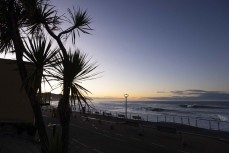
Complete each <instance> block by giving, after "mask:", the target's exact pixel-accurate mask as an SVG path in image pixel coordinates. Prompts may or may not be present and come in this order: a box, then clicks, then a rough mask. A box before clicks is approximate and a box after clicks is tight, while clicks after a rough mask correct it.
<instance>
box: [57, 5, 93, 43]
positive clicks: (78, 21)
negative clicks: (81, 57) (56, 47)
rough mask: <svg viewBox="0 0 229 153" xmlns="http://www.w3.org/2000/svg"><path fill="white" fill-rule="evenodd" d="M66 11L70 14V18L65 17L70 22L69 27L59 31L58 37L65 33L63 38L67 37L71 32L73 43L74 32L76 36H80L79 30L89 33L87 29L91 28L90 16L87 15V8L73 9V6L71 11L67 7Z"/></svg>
mask: <svg viewBox="0 0 229 153" xmlns="http://www.w3.org/2000/svg"><path fill="white" fill-rule="evenodd" d="M68 13H69V15H70V18H69V19H68V18H67V20H68V22H69V23H70V24H71V27H69V28H68V29H66V30H64V31H63V32H61V33H60V34H59V37H61V36H62V35H64V34H66V38H65V39H67V38H68V36H69V35H70V34H71V36H72V42H73V43H74V44H75V39H76V32H77V34H78V36H80V32H82V33H86V34H90V32H89V31H91V30H92V29H91V27H90V26H89V24H90V23H91V18H90V17H89V16H88V14H87V10H85V11H82V10H81V9H80V8H78V10H75V9H74V8H73V11H72V10H70V9H68ZM75 31H76V32H75Z"/></svg>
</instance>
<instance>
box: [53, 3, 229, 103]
mask: <svg viewBox="0 0 229 153" xmlns="http://www.w3.org/2000/svg"><path fill="white" fill-rule="evenodd" d="M53 4H54V5H56V8H57V9H58V10H59V13H60V14H62V13H66V15H67V8H72V7H73V6H74V7H75V8H78V7H81V8H82V9H87V11H88V15H89V16H90V17H91V18H92V21H93V22H92V23H91V25H90V26H91V28H93V29H94V30H93V31H91V35H84V34H82V35H81V36H80V37H79V38H78V39H77V41H78V42H77V44H76V46H75V47H76V48H79V49H81V50H82V51H84V52H86V53H87V54H88V55H89V57H92V61H97V63H98V64H99V68H98V69H97V71H98V72H103V73H102V74H101V76H102V77H101V78H98V79H96V80H91V81H87V82H85V83H83V85H84V86H85V87H86V88H87V89H89V90H90V91H91V92H92V95H90V96H91V97H123V94H124V93H128V94H129V95H130V98H133V99H134V98H143V97H144V98H145V99H152V98H154V97H158V98H161V97H167V96H171V97H173V98H174V97H180V96H183V95H185V96H187V95H189V94H190V95H193V93H196V92H197V94H199V96H200V97H201V96H203V95H205V96H206V95H208V94H210V95H211V96H212V95H214V94H215V97H213V99H214V98H215V99H217V96H218V95H219V96H222V94H223V95H224V96H225V95H226V98H227V99H228V100H229V96H228V93H229V69H228V68H229V60H228V58H229V9H228V8H229V1H227V0H64V1H63V0H55V1H53ZM70 43H71V40H69V41H68V42H67V43H66V45H69V44H70ZM209 97H210V96H209ZM219 99H220V98H219Z"/></svg>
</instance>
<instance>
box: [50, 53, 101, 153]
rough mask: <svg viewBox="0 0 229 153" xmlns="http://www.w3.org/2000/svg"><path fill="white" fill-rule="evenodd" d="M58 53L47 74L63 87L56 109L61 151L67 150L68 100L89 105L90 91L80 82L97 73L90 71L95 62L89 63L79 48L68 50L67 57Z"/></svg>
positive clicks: (91, 77)
mask: <svg viewBox="0 0 229 153" xmlns="http://www.w3.org/2000/svg"><path fill="white" fill-rule="evenodd" d="M58 55H59V56H58V60H57V62H56V63H55V64H54V65H53V68H52V72H51V71H49V75H50V77H52V78H53V80H54V81H57V82H58V86H60V87H61V88H62V89H63V96H62V98H61V99H60V102H59V105H58V111H59V113H60V123H61V125H62V141H63V142H64V143H63V152H67V148H68V141H69V123H70V114H71V109H70V101H69V100H70V99H73V100H77V101H78V103H79V105H80V106H82V103H84V104H85V105H88V106H89V104H88V100H90V98H88V97H87V94H88V93H90V91H88V90H87V89H85V88H84V87H83V86H81V85H80V82H82V81H85V80H88V79H94V78H95V76H96V75H98V73H92V72H93V71H94V70H95V69H96V68H97V65H96V63H90V60H87V55H86V54H84V53H82V52H80V50H76V51H74V52H73V53H72V52H71V51H69V52H68V54H67V58H66V57H64V56H63V55H62V53H59V54H58ZM63 108H64V109H63Z"/></svg>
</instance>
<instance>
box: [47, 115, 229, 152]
mask: <svg viewBox="0 0 229 153" xmlns="http://www.w3.org/2000/svg"><path fill="white" fill-rule="evenodd" d="M46 121H47V123H55V122H57V120H56V119H53V118H46ZM70 140H71V145H70V150H72V151H71V152H72V153H73V152H75V151H76V150H78V151H79V152H80V150H81V152H82V153H205V152H206V153H229V144H228V143H227V142H219V141H217V140H213V139H209V138H206V137H201V136H194V135H187V134H181V133H180V134H179V133H176V134H173V133H167V132H160V131H157V130H156V129H150V128H145V127H134V126H129V125H126V124H122V123H119V124H118V123H116V122H110V121H103V120H102V121H101V122H98V120H93V119H89V120H86V119H84V118H80V117H77V118H76V119H72V121H71V124H70ZM81 152H80V153H81Z"/></svg>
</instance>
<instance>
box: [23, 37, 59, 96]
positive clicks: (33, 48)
mask: <svg viewBox="0 0 229 153" xmlns="http://www.w3.org/2000/svg"><path fill="white" fill-rule="evenodd" d="M25 46H26V49H27V50H26V51H25V52H24V57H25V58H26V59H27V60H28V61H29V62H30V63H33V65H34V67H35V69H34V71H33V73H32V74H30V75H29V78H28V81H27V82H29V83H30V86H31V87H33V89H34V90H35V91H36V92H37V93H39V94H41V84H42V80H43V82H47V83H49V81H48V79H47V78H46V76H45V75H44V73H46V74H47V73H48V70H49V68H50V67H51V66H52V65H53V63H55V62H56V61H55V56H56V54H57V53H58V52H59V49H51V46H52V42H51V41H47V40H46V39H45V38H43V37H36V38H35V39H31V38H28V42H26V41H25Z"/></svg>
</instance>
